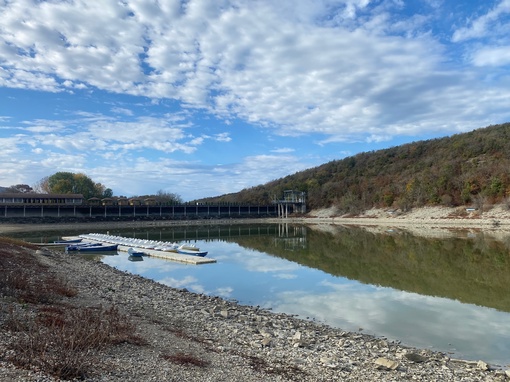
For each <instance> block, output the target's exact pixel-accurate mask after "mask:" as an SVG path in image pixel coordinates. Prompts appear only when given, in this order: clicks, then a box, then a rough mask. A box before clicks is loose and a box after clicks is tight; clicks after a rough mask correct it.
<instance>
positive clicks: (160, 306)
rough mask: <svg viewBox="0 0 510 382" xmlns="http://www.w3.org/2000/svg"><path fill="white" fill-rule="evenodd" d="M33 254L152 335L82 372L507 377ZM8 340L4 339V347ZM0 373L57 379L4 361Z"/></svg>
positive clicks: (120, 376) (84, 297) (151, 377)
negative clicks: (183, 360)
mask: <svg viewBox="0 0 510 382" xmlns="http://www.w3.org/2000/svg"><path fill="white" fill-rule="evenodd" d="M34 256H38V257H39V258H40V260H41V262H43V263H45V264H47V265H49V267H50V269H52V272H56V273H57V274H59V275H62V277H64V278H65V279H67V280H69V282H70V284H71V285H73V287H75V288H76V289H77V290H78V295H77V296H75V297H72V298H69V301H67V303H69V304H78V305H80V306H103V307H105V306H109V305H115V306H116V307H117V308H119V309H121V310H122V312H123V313H124V314H126V315H127V316H128V317H129V319H130V320H131V321H133V322H134V323H135V324H136V328H137V329H136V330H137V334H139V335H140V336H141V337H142V338H145V339H146V340H147V345H144V346H137V345H132V344H119V345H116V346H113V347H110V348H108V349H105V350H104V351H103V352H102V353H101V355H100V357H99V359H98V362H97V364H96V367H95V369H94V370H92V371H91V372H90V373H89V374H88V375H87V376H86V377H85V378H84V379H83V380H85V381H97V382H117V381H119V382H120V381H122V382H126V381H127V382H130V381H133V382H134V381H199V380H200V381H218V382H220V381H221V382H229V381H232V382H239V381H243V382H251V381H253V382H255V381H256V382H259V381H293V382H294V381H303V382H307V381H310V382H316V381H317V382H318V381H356V382H359V381H452V382H457V381H458V382H460V381H486V382H488V381H505V380H510V377H509V372H508V371H505V370H494V369H492V368H491V367H490V365H487V364H486V363H484V362H483V361H480V362H475V363H474V364H473V363H472V362H459V361H458V360H455V361H453V360H450V358H449V357H448V355H447V354H443V353H439V352H431V351H430V350H421V349H414V348H408V347H405V346H403V345H401V344H400V343H399V342H392V341H389V340H387V339H384V338H377V337H374V336H370V335H365V334H361V333H360V332H356V333H350V332H346V331H343V330H341V329H336V328H331V327H329V326H327V325H323V324H321V323H317V322H312V321H307V320H302V319H299V318H296V317H294V316H292V315H286V314H282V313H274V312H271V311H268V310H264V309H261V308H259V307H251V306H244V305H240V304H238V303H236V302H234V301H226V300H222V299H220V298H218V297H209V296H206V295H203V294H194V293H191V292H188V291H186V290H182V289H175V288H171V287H168V286H165V285H162V284H158V283H156V282H154V281H152V280H148V279H144V278H143V277H140V276H136V275H131V274H129V273H126V272H122V271H119V270H117V269H115V268H112V267H109V266H107V265H105V264H102V263H101V262H97V261H88V260H84V259H82V258H79V257H78V256H71V255H66V254H63V253H59V252H55V253H54V254H52V256H43V255H41V254H35V251H34ZM2 301H3V299H2ZM2 334H3V333H2ZM2 345H3V344H2V341H1V340H0V355H1V354H2V353H3V352H4V348H3V346H2ZM175 354H181V355H183V354H186V355H190V356H191V357H192V358H193V359H196V360H200V361H202V363H201V366H197V365H190V364H180V363H175V362H174V363H173V362H170V361H168V360H167V358H165V356H168V355H175ZM1 360H2V358H1V357H0V361H1ZM0 380H1V381H29V382H30V381H38V382H43V381H49V382H54V381H57V379H54V378H53V377H52V376H51V375H47V374H44V373H41V372H34V371H27V370H21V369H17V368H15V367H13V366H12V365H11V364H8V363H6V362H3V361H1V362H0Z"/></svg>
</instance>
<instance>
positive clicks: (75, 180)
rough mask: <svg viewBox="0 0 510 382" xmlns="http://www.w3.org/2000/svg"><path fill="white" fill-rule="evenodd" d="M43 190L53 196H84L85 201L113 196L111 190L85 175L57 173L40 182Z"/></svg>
mask: <svg viewBox="0 0 510 382" xmlns="http://www.w3.org/2000/svg"><path fill="white" fill-rule="evenodd" d="M39 187H40V188H41V190H43V191H45V192H47V193H52V194H82V195H83V197H84V198H85V199H89V198H92V197H97V198H104V197H110V196H112V195H113V192H112V190H111V189H110V188H106V187H105V186H103V185H102V184H101V183H94V181H93V180H92V179H90V178H89V177H88V176H87V175H85V174H83V173H78V174H75V173H72V172H64V171H62V172H57V173H55V174H53V175H51V176H49V177H47V178H43V179H42V180H41V181H40V182H39Z"/></svg>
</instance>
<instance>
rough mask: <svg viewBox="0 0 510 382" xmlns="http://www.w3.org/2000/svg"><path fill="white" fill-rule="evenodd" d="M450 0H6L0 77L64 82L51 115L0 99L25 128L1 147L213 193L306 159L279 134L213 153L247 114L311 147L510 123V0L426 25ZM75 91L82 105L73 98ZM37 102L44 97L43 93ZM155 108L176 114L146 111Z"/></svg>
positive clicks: (42, 85)
mask: <svg viewBox="0 0 510 382" xmlns="http://www.w3.org/2000/svg"><path fill="white" fill-rule="evenodd" d="M484 4H485V3H484ZM447 6H448V2H444V1H441V0H427V1H425V7H424V9H427V10H432V13H426V12H423V11H421V8H420V7H418V6H415V8H416V9H420V10H419V11H416V10H414V9H415V8H413V7H412V4H410V3H407V2H403V1H401V0H398V1H397V0H382V1H377V2H375V1H369V0H299V1H290V0H282V1H270V0H260V1H256V2H254V1H248V0H218V1H214V2H208V1H206V2H204V1H198V0H190V1H187V2H181V1H177V0H175V1H155V0H125V1H122V2H119V1H116V0H105V1H102V2H100V3H99V2H90V1H86V0H76V1H73V2H68V1H51V2H48V1H44V2H43V1H34V0H17V1H12V2H3V3H2V4H1V5H0V18H1V20H2V23H1V25H0V89H7V88H12V89H25V90H28V89H31V90H34V91H37V92H41V93H44V92H51V93H61V94H59V96H62V105H59V106H60V108H59V109H58V110H53V112H54V114H53V117H54V118H55V120H51V118H52V117H48V116H46V117H45V118H46V119H41V118H40V117H29V116H27V117H23V119H24V120H25V122H24V123H21V122H19V123H17V124H15V123H13V122H12V120H11V119H12V117H11V115H10V114H9V113H8V112H5V111H3V110H2V115H3V116H1V117H0V120H1V121H2V122H4V123H5V122H6V121H9V124H11V125H17V126H14V127H7V128H6V127H3V128H2V131H9V132H10V131H11V129H15V130H18V131H22V132H23V133H24V134H27V135H28V134H32V136H31V137H30V138H27V139H26V140H25V142H21V141H20V140H15V143H13V145H14V146H12V148H10V150H14V151H13V152H17V153H19V152H23V150H24V148H25V147H29V150H31V153H32V154H37V155H40V156H41V158H40V159H41V160H40V162H41V163H44V165H45V166H48V167H44V170H45V171H47V170H49V169H51V170H53V169H56V167H55V168H53V167H52V166H56V165H57V159H56V158H59V156H62V158H63V162H62V164H61V165H62V166H64V165H65V166H66V168H67V169H69V168H81V169H87V170H88V171H87V173H92V172H93V173H95V174H98V175H100V174H101V172H99V171H97V170H96V169H97V168H102V169H107V168H108V165H105V164H104V163H103V162H102V161H101V160H104V159H107V160H108V161H109V162H108V164H109V165H111V166H112V167H115V166H117V165H119V166H123V168H125V169H128V168H129V169H136V170H137V171H140V172H139V174H141V173H142V171H146V172H147V173H148V174H151V175H150V179H154V182H157V181H159V183H154V186H156V185H158V184H159V185H162V186H164V187H171V186H170V185H169V184H180V185H181V187H184V185H187V187H190V190H195V191H192V192H197V193H198V191H197V190H198V189H199V186H197V184H199V185H200V189H201V192H203V193H206V194H207V196H212V195H217V194H221V193H225V192H233V191H237V190H239V189H241V188H244V187H250V186H253V185H256V184H260V183H263V182H265V181H269V180H271V179H276V178H278V177H281V176H284V175H288V174H289V173H294V172H296V171H299V170H302V169H304V168H305V167H307V166H309V164H307V163H305V162H304V161H303V160H302V159H301V158H299V157H298V156H297V155H290V154H291V153H292V154H293V153H294V152H298V153H299V154H300V156H302V151H301V150H299V149H295V148H293V147H292V146H291V144H287V143H283V141H278V142H277V143H271V146H270V147H275V146H277V145H278V146H277V148H276V149H274V150H273V151H272V152H271V154H272V155H257V154H258V153H260V152H264V151H256V150H251V151H249V152H248V151H247V150H246V151H247V152H243V153H242V155H240V156H239V155H238V157H237V158H236V159H229V160H224V156H225V155H223V154H224V153H225V152H227V149H226V144H228V149H232V148H233V147H234V146H235V145H236V144H238V142H237V141H236V139H239V138H238V137H239V136H240V135H241V133H242V130H243V129H246V128H247V127H246V126H247V125H248V126H250V127H249V128H251V127H252V126H257V127H262V129H267V131H269V133H270V134H271V136H270V137H269V138H267V137H266V139H267V140H272V139H274V140H278V139H279V138H281V137H286V138H287V137H288V138H289V140H291V139H292V138H293V137H296V136H310V137H312V138H310V143H309V144H310V146H312V145H320V146H321V147H320V148H321V149H325V148H326V147H327V146H330V147H333V146H338V145H339V144H340V143H344V142H348V143H361V144H372V143H379V142H390V141H392V140H394V139H395V137H402V136H407V137H419V136H422V135H428V136H430V135H433V134H436V133H437V134H440V135H446V134H451V133H455V132H461V131H467V130H470V129H473V128H478V127H482V126H485V125H489V124H494V123H499V122H504V121H506V120H508V118H509V116H510V112H509V111H508V102H507V100H508V98H509V97H510V90H509V89H510V88H509V87H508V86H507V81H508V80H506V81H505V78H507V77H508V65H509V64H510V56H509V55H508V53H507V51H508V49H507V45H508V43H507V41H506V36H507V35H508V32H509V31H508V29H509V26H508V23H507V21H506V19H507V18H508V14H509V13H510V0H503V1H499V2H491V3H490V4H489V5H484V6H479V7H477V8H476V9H475V7H472V9H474V10H473V11H472V12H473V13H472V14H471V15H468V18H467V21H466V19H464V18H463V15H462V16H461V15H457V14H455V13H454V12H452V11H450V12H449V13H447V14H446V17H447V19H448V22H449V23H450V22H451V24H449V27H450V25H453V26H454V28H456V29H455V30H453V32H452V30H451V29H448V31H445V30H442V31H441V33H439V32H436V31H437V29H436V28H434V26H435V25H434V22H437V20H438V18H440V17H442V15H443V13H442V12H443V11H444V10H445V9H448V10H451V9H454V8H451V7H450V8H446V7H447ZM479 9H486V10H485V11H484V12H485V13H484V14H475V13H474V12H475V11H476V10H479ZM447 33H453V35H452V38H451V41H453V42H454V43H453V44H451V41H448V38H447ZM473 41H475V42H473ZM459 63H460V65H459ZM488 68H489V69H494V70H487V69H488ZM496 69H497V70H496ZM76 94H78V95H79V96H83V95H86V97H87V100H88V101H89V102H90V103H91V105H92V106H91V105H88V107H83V108H80V110H76V107H75V105H73V100H75V98H73V97H74V95H76ZM105 94H107V95H108V96H105ZM98 95H100V96H102V97H103V98H100V97H97V96H98ZM115 95H122V97H123V99H122V100H113V99H114V96H115ZM132 96H136V97H132ZM77 99H79V98H77ZM105 99H106V101H105ZM134 99H135V101H133V100H134ZM141 99H143V101H140V100H141ZM69 100H70V101H69ZM66 101H68V103H66ZM33 102H34V106H38V107H40V108H41V109H42V108H43V105H44V101H43V99H42V97H41V98H39V99H37V101H33ZM131 102H132V103H131ZM135 102H136V104H135ZM176 105H177V106H176ZM29 106H32V105H29ZM155 106H159V107H160V108H161V109H163V108H167V110H172V111H171V112H170V111H169V112H168V113H166V114H165V115H163V114H164V113H162V112H159V113H152V112H151V111H148V110H153V109H151V107H155ZM80 107H81V105H80ZM179 107H180V112H175V110H176V108H177V109H179ZM29 110H30V111H32V110H33V108H32V107H30V109H29ZM71 112H74V114H73V116H72V117H69V118H67V119H66V115H69V113H71ZM34 115H36V113H34ZM198 115H200V116H198ZM200 117H204V118H209V119H208V120H207V122H204V121H206V120H205V119H203V120H202V121H197V120H198V119H200ZM57 118H58V120H57ZM210 121H212V123H209V122H210ZM218 121H222V122H223V126H224V128H221V127H218V126H216V123H217V122H218ZM237 130H239V131H237ZM252 147H254V146H251V147H250V148H252ZM260 147H268V145H267V143H266V142H264V144H261V145H260ZM278 147H279V148H278ZM260 150H262V149H260ZM338 151H340V149H339V150H338ZM266 152H267V151H266ZM46 153H51V155H49V154H48V155H49V156H48V158H42V157H43V156H44V155H46ZM76 153H77V154H76ZM202 153H206V154H209V156H208V157H207V159H203V161H201V160H200V159H199V158H200V156H201V154H202ZM211 153H214V154H216V155H215V157H214V158H213V159H211V157H212V155H211ZM73 154H76V155H77V157H78V159H77V163H75V164H73V163H71V160H70V159H69V156H71V155H73ZM154 154H155V155H154ZM182 154H185V155H186V156H187V157H186V158H182V157H180V158H177V155H182ZM204 155H205V154H204ZM158 156H159V157H158ZM83 158H86V160H85V159H83ZM43 159H44V160H43ZM219 162H220V163H225V164H224V165H223V166H220V165H212V164H211V163H219ZM204 163H205V164H204ZM176 164H177V165H179V166H183V168H182V169H179V170H177V169H175V166H176ZM73 166H74V167H73ZM25 170H26V169H25ZM26 171H27V172H28V173H31V174H34V173H33V170H26ZM108 173H109V175H110V178H107V179H106V180H108V179H109V180H111V181H112V183H114V184H115V185H118V186H119V187H122V189H123V191H127V190H129V189H132V190H134V189H136V190H137V192H139V188H136V186H135V185H133V184H132V183H131V181H130V180H127V181H126V182H127V183H126V185H122V183H123V179H124V178H126V176H125V175H124V174H122V175H121V174H118V173H114V172H109V171H108ZM44 175H48V174H44ZM185 175H187V176H190V177H192V176H194V179H193V178H191V179H190V178H184V176H185ZM158 177H159V178H160V179H161V180H157V179H158ZM220 177H222V178H220ZM39 178H40V177H39ZM127 178H129V176H128V177H127ZM198 178H199V180H197V179H198ZM176 179H179V181H177V180H176ZM26 181H28V180H26ZM151 181H152V180H151ZM179 182H180V183H179ZM104 183H105V184H109V182H104ZM128 184H129V187H128V186H127V185H128ZM160 188H161V187H160ZM182 189H183V188H182ZM172 191H175V190H172ZM197 196H198V195H197Z"/></svg>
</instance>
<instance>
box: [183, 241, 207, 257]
mask: <svg viewBox="0 0 510 382" xmlns="http://www.w3.org/2000/svg"><path fill="white" fill-rule="evenodd" d="M177 253H180V254H183V255H193V256H201V257H204V256H205V255H207V252H206V251H201V250H200V248H198V247H196V246H194V245H190V244H182V245H180V246H178V247H177Z"/></svg>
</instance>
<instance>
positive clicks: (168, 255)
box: [65, 235, 216, 265]
mask: <svg viewBox="0 0 510 382" xmlns="http://www.w3.org/2000/svg"><path fill="white" fill-rule="evenodd" d="M79 238H83V239H84V240H86V241H88V242H90V243H104V241H101V240H95V239H92V238H90V237H88V235H83V237H82V236H73V237H66V238H65V240H71V239H79ZM129 248H137V247H136V246H127V245H121V244H119V246H118V248H117V249H118V251H121V252H127V251H128V249H129ZM137 249H138V248H137ZM140 250H141V251H142V252H144V253H145V254H146V255H147V256H150V257H156V258H159V259H164V260H169V261H176V262H179V263H186V264H194V265H199V264H211V263H216V259H213V258H210V257H200V256H193V255H185V254H181V253H177V252H168V251H158V250H155V249H147V248H140Z"/></svg>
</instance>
